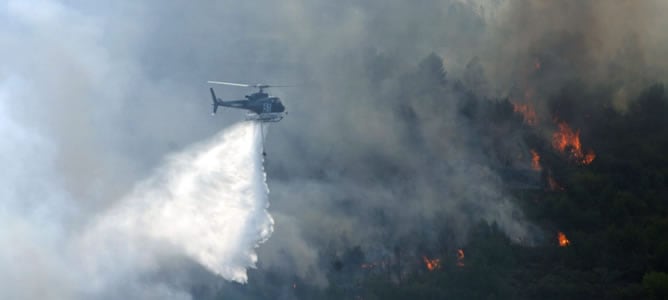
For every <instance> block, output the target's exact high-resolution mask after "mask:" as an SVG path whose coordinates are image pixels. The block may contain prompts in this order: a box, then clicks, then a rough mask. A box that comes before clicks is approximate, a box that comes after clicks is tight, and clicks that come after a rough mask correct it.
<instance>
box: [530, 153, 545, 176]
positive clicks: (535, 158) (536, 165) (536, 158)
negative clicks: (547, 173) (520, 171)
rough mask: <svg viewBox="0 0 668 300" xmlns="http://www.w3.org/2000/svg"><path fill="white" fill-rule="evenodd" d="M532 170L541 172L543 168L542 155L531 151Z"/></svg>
mask: <svg viewBox="0 0 668 300" xmlns="http://www.w3.org/2000/svg"><path fill="white" fill-rule="evenodd" d="M531 168H532V169H533V170H534V171H540V170H542V169H543V167H541V166H540V155H538V152H536V150H533V149H531Z"/></svg>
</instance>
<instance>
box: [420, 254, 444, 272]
mask: <svg viewBox="0 0 668 300" xmlns="http://www.w3.org/2000/svg"><path fill="white" fill-rule="evenodd" d="M422 260H423V261H424V264H425V267H427V270H429V271H434V270H438V269H440V268H441V260H440V259H439V258H432V259H429V258H428V257H426V256H422Z"/></svg>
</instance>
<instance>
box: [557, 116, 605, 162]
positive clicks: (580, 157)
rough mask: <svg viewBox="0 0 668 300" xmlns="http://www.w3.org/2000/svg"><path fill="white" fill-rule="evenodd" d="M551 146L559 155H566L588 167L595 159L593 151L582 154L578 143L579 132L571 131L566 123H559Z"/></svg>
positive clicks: (580, 145)
mask: <svg viewBox="0 0 668 300" xmlns="http://www.w3.org/2000/svg"><path fill="white" fill-rule="evenodd" d="M552 146H553V147H554V148H555V149H557V150H559V152H561V153H566V152H567V151H568V155H569V156H570V157H571V158H572V159H574V160H575V161H576V162H578V163H580V164H583V165H588V164H590V163H591V162H592V161H594V159H595V158H596V154H595V153H594V151H592V150H589V151H587V154H584V153H583V152H582V144H581V143H580V130H577V131H573V129H571V127H569V126H568V124H566V122H560V123H559V131H557V132H555V133H554V134H553V135H552Z"/></svg>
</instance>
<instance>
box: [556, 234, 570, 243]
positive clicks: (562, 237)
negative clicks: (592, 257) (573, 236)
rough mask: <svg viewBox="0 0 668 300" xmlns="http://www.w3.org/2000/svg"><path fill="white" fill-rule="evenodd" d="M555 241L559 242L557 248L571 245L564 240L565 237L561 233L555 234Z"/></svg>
mask: <svg viewBox="0 0 668 300" xmlns="http://www.w3.org/2000/svg"><path fill="white" fill-rule="evenodd" d="M557 239H558V240H559V247H566V246H568V245H570V243H571V241H569V240H568V239H567V238H566V235H565V234H564V233H563V232H561V231H559V232H558V233H557Z"/></svg>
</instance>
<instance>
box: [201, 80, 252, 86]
mask: <svg viewBox="0 0 668 300" xmlns="http://www.w3.org/2000/svg"><path fill="white" fill-rule="evenodd" d="M208 83H213V84H224V85H231V86H242V87H255V85H252V84H245V83H234V82H224V81H208Z"/></svg>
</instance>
